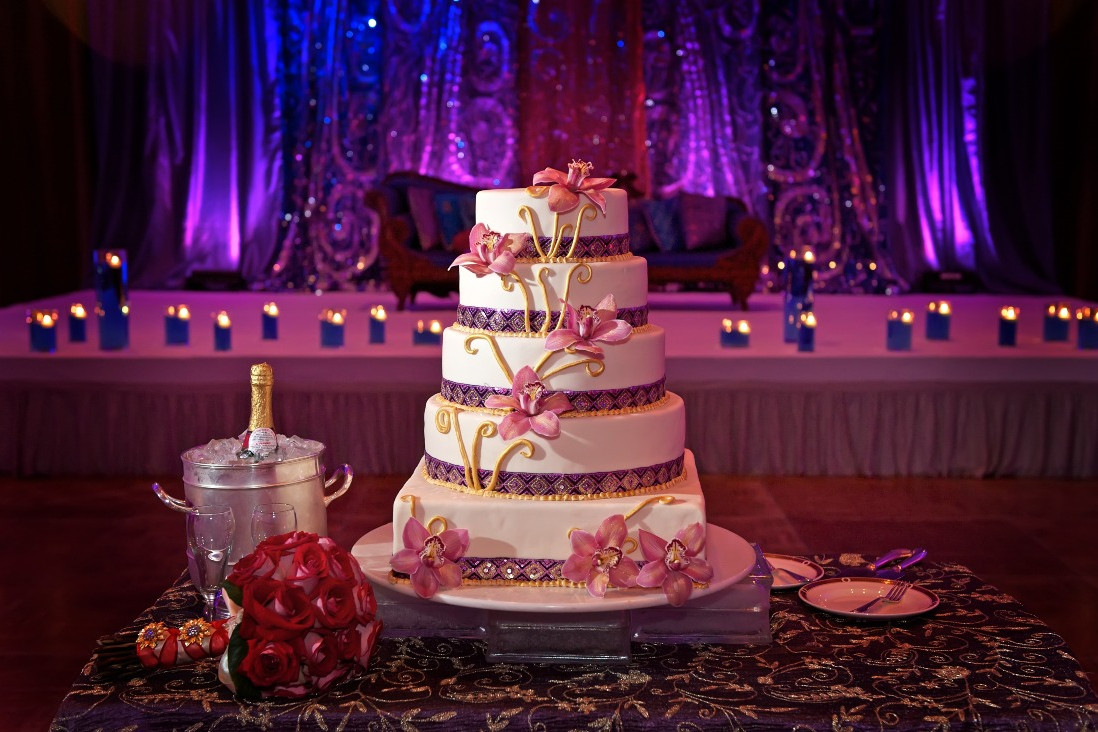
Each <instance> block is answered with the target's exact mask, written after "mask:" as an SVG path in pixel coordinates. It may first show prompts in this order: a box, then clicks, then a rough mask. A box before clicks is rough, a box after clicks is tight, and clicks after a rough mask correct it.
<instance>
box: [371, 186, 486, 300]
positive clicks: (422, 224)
mask: <svg viewBox="0 0 1098 732" xmlns="http://www.w3.org/2000/svg"><path fill="white" fill-rule="evenodd" d="M476 193H477V189H475V188H469V187H467V186H462V185H459V184H457V183H449V182H447V181H443V180H440V179H437V178H428V177H425V176H421V175H417V174H415V173H394V174H392V175H389V176H388V177H386V178H385V179H384V180H383V181H382V182H381V183H380V184H378V185H376V186H374V187H373V188H372V189H371V190H370V191H369V192H368V193H367V194H366V205H368V206H370V207H371V208H373V209H374V210H375V211H377V212H378V214H379V215H380V218H381V234H380V248H381V266H382V272H383V276H384V277H385V281H386V282H387V283H388V285H389V287H390V288H391V289H392V291H393V294H394V295H396V298H397V309H399V310H403V309H404V308H405V307H407V306H408V305H409V304H411V303H414V302H415V298H416V294H417V293H420V292H429V293H431V294H434V295H438V296H440V297H444V296H446V295H447V294H449V293H451V292H457V289H458V274H457V270H456V269H453V270H448V269H447V268H448V267H449V266H450V263H451V262H453V261H454V258H455V257H456V256H457V255H458V254H461V253H462V252H465V251H467V250H468V248H469V238H468V232H469V230H470V229H472V228H473V225H474V224H475V223H476V221H475V216H476Z"/></svg>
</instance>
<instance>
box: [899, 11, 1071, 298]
mask: <svg viewBox="0 0 1098 732" xmlns="http://www.w3.org/2000/svg"><path fill="white" fill-rule="evenodd" d="M891 13H892V17H891V19H890V24H889V26H890V28H891V29H892V31H893V33H892V38H891V41H892V45H893V52H894V54H895V55H894V57H893V58H892V59H891V63H890V64H889V68H890V69H891V71H892V77H891V84H890V93H891V99H890V101H891V119H892V142H891V144H890V146H889V149H890V151H891V168H892V170H891V178H892V187H891V194H890V202H891V211H890V217H891V222H892V227H891V232H890V233H891V237H890V240H891V242H890V243H891V247H892V250H893V252H894V253H895V255H896V260H897V266H898V267H899V268H900V271H901V273H902V274H903V275H904V276H905V277H907V278H908V279H910V280H912V281H915V280H917V279H918V278H919V277H920V276H922V275H924V274H925V273H927V272H940V271H946V272H970V273H975V274H976V275H977V276H978V277H979V278H980V279H981V280H982V282H983V284H984V286H985V287H987V288H988V289H991V290H993V291H1015V292H1017V291H1022V292H1055V291H1056V290H1057V286H1056V284H1055V274H1054V260H1055V250H1054V246H1053V233H1052V223H1053V220H1052V199H1051V186H1050V182H1051V177H1050V166H1049V162H1048V161H1049V152H1050V147H1049V145H1050V117H1051V114H1052V108H1051V105H1050V99H1049V84H1050V80H1049V76H1048V73H1049V64H1048V58H1047V46H1046V42H1047V38H1048V19H1049V11H1048V5H1047V3H1046V2H1044V1H1043V0H1010V1H1007V2H1000V1H999V0H995V1H992V0H961V1H957V2H950V1H947V0H934V1H931V0H923V1H920V2H907V3H898V4H896V5H894V6H893V7H892V8H891Z"/></svg>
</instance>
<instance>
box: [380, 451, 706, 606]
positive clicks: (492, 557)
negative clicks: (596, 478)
mask: <svg viewBox="0 0 1098 732" xmlns="http://www.w3.org/2000/svg"><path fill="white" fill-rule="evenodd" d="M683 469H684V479H683V480H680V481H678V482H676V483H675V484H674V485H673V486H672V488H671V489H669V490H666V491H660V492H658V493H653V494H650V495H641V496H629V497H621V498H599V499H587V500H575V501H536V500H529V501H523V500H514V499H507V498H496V497H493V496H491V495H472V494H468V493H461V492H458V491H454V490H451V489H449V488H446V487H442V486H438V485H435V484H433V483H431V482H430V481H428V480H427V478H426V473H425V466H424V463H423V462H422V461H421V462H420V464H419V467H418V468H417V469H416V471H415V472H414V473H413V474H412V477H411V478H409V479H408V482H407V483H405V484H404V487H403V488H402V489H401V490H400V493H398V494H397V498H396V501H395V502H394V504H393V552H394V553H395V552H397V551H400V550H401V549H403V548H404V543H403V528H404V525H405V524H406V523H407V522H408V519H409V518H411V517H412V516H415V517H416V518H417V519H418V520H419V521H420V522H422V523H423V524H424V525H425V526H427V527H428V529H429V530H430V531H432V532H434V533H437V532H438V531H441V530H443V529H444V528H450V529H466V530H467V531H468V532H469V549H468V551H467V552H466V553H465V556H464V557H463V558H462V559H461V560H460V562H459V564H460V566H461V570H462V577H463V581H464V582H473V581H479V582H494V583H498V584H512V583H538V584H564V585H571V584H572V583H570V582H568V581H567V580H563V579H562V578H561V575H560V570H561V567H562V566H563V565H564V562H565V560H567V559H568V557H569V555H570V554H571V552H572V546H571V541H570V540H569V538H568V535H569V532H570V531H572V530H573V529H583V530H584V531H587V532H589V533H591V534H594V533H595V532H596V531H597V530H598V528H599V526H600V524H602V522H603V521H604V520H605V519H606V518H608V517H610V516H613V515H615V514H621V515H623V516H625V517H626V522H625V523H626V527H627V528H628V531H629V538H628V539H627V540H626V542H625V546H623V547H622V549H623V551H624V552H625V553H626V555H627V556H630V557H632V558H633V559H635V560H637V561H638V562H642V561H643V560H644V555H643V553H642V552H641V550H640V546H639V544H638V542H637V530H638V529H644V530H645V531H649V532H651V533H653V534H655V535H657V536H659V537H661V538H663V539H666V540H668V541H670V540H671V539H673V538H674V537H675V534H676V532H678V531H679V530H680V529H683V528H685V527H687V526H689V525H691V524H693V523H700V524H701V525H702V526H705V525H706V520H705V498H704V496H703V495H702V491H701V484H700V482H699V481H698V475H697V469H696V467H695V464H694V456H693V454H692V453H691V452H690V451H689V450H688V451H686V455H685V460H684V466H683ZM699 556H704V551H703V552H702V553H701V554H699Z"/></svg>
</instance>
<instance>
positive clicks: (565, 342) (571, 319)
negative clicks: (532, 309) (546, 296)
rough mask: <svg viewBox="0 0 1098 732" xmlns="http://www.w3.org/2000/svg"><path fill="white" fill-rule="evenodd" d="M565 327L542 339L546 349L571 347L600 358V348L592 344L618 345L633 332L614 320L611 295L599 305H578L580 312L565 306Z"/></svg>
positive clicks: (623, 322)
mask: <svg viewBox="0 0 1098 732" xmlns="http://www.w3.org/2000/svg"><path fill="white" fill-rule="evenodd" d="M564 307H565V311H566V315H565V322H566V324H567V327H563V328H558V329H557V330H554V331H553V332H552V333H550V334H549V337H548V338H546V339H545V348H546V349H547V350H550V351H559V350H560V349H562V348H571V349H573V350H575V351H583V352H585V353H589V354H591V355H592V356H594V357H596V358H602V355H603V353H602V348H601V347H600V346H596V345H595V341H601V342H603V343H620V342H622V341H624V340H625V339H626V338H628V337H629V334H630V333H632V332H633V326H631V325H629V323H626V322H625V321H624V320H617V319H616V317H615V316H617V314H618V306H617V304H616V303H615V302H614V296H613V295H607V296H606V297H604V298H602V300H601V301H600V302H599V304H598V305H596V306H595V307H591V306H589V305H581V306H580V308H579V310H576V309H575V308H574V307H572V306H571V305H569V304H568V303H564Z"/></svg>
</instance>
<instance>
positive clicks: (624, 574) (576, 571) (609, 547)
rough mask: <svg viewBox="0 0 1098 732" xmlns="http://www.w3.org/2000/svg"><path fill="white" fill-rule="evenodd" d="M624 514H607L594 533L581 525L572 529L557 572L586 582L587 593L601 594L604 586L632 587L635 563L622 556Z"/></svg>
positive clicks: (603, 595) (634, 583) (601, 595)
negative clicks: (566, 553)
mask: <svg viewBox="0 0 1098 732" xmlns="http://www.w3.org/2000/svg"><path fill="white" fill-rule="evenodd" d="M625 535H626V528H625V517H624V516H622V515H621V514H620V513H619V514H616V515H614V516H608V517H607V518H606V519H605V520H604V521H603V522H602V524H601V525H600V526H599V528H598V531H596V532H595V535H594V536H591V534H590V533H588V532H586V531H583V530H582V529H576V530H575V531H573V532H572V535H571V536H570V537H569V539H570V540H571V542H572V554H571V556H569V557H568V560H567V561H565V563H564V566H563V567H562V568H561V570H560V574H561V576H562V577H564V578H565V579H569V580H572V581H573V582H586V583H587V592H588V594H590V595H591V597H605V596H606V588H607V587H608V586H611V585H612V586H614V587H635V586H636V584H637V582H636V580H637V573H638V572H640V568H639V567H637V563H636V562H634V561H633V560H632V559H630V558H629V557H627V556H625V552H624V551H622V548H621V545H622V542H624V541H625Z"/></svg>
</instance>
